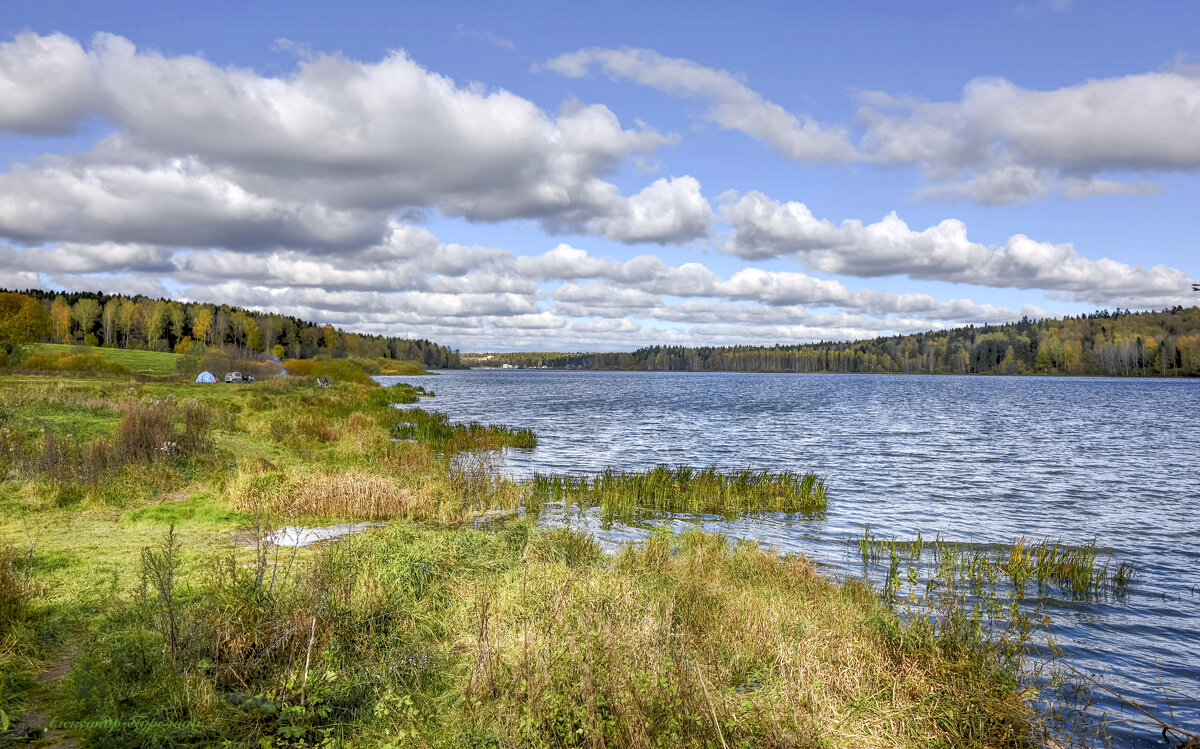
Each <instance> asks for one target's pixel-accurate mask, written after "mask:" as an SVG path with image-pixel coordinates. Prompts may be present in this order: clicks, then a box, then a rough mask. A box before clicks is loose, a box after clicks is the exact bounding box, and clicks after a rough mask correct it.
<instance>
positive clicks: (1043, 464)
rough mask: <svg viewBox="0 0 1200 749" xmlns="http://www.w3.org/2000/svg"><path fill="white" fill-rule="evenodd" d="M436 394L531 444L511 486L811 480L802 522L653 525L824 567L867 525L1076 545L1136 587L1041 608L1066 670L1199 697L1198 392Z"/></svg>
mask: <svg viewBox="0 0 1200 749" xmlns="http://www.w3.org/2000/svg"><path fill="white" fill-rule="evenodd" d="M380 379H381V381H385V382H394V381H406V380H405V378H380ZM407 381H411V382H413V383H415V384H426V383H427V380H422V381H420V382H418V381H417V379H416V378H413V379H411V380H407ZM435 389H436V391H437V393H438V396H437V397H436V398H435V399H433V400H430V401H426V402H424V403H423V404H422V405H423V406H424V407H426V408H431V409H437V410H441V411H445V412H446V413H447V414H448V415H449V416H450V418H451V419H452V420H455V421H470V420H477V421H483V422H495V423H505V424H510V425H513V426H520V427H530V428H532V429H533V430H534V431H535V432H536V433H537V435H538V441H539V442H538V447H537V448H536V449H534V450H530V451H512V452H511V453H510V454H509V455H508V456H507V458H506V469H507V470H508V471H510V472H511V473H512V474H514V475H517V476H527V475H529V474H531V473H532V472H533V471H535V470H537V471H543V472H547V471H560V472H591V471H598V470H600V469H603V468H605V467H607V466H615V467H620V468H623V469H634V468H648V467H651V466H654V465H656V464H659V463H668V464H675V463H687V464H690V465H694V466H707V465H716V466H719V467H724V468H745V467H751V468H757V469H763V468H769V469H775V470H778V469H784V468H787V469H791V470H797V471H808V470H813V471H816V472H817V473H819V474H821V475H823V476H825V477H826V479H827V486H828V489H829V508H828V512H827V513H826V515H825V517H824V518H823V519H821V520H819V521H813V520H806V519H804V518H802V517H789V516H766V517H755V518H752V519H743V520H736V521H728V520H723V519H720V518H715V517H713V518H688V517H673V518H663V519H659V520H658V521H656V522H663V523H668V524H671V525H673V526H676V527H684V526H689V527H694V526H695V525H700V526H701V527H703V528H704V529H706V530H711V531H720V532H723V533H726V534H727V535H729V536H732V537H749V538H755V539H757V540H759V541H760V542H762V543H766V544H771V545H774V546H775V547H777V548H778V549H780V550H781V551H785V552H802V553H804V554H807V555H808V556H810V557H812V558H814V559H815V560H816V561H817V562H818V563H821V564H823V565H825V566H827V567H828V568H829V569H830V570H831V571H833V572H834V573H835V574H843V573H856V572H857V571H858V570H859V569H860V568H856V567H855V566H854V562H855V560H854V559H853V558H852V555H851V554H849V553H848V551H847V547H846V545H845V543H844V541H845V539H846V538H848V537H850V536H855V535H859V534H861V533H862V531H863V528H864V527H865V526H866V524H868V523H869V524H870V526H871V528H872V532H873V533H874V534H875V535H877V536H881V537H884V538H886V537H889V536H899V537H902V538H906V537H911V536H913V535H914V534H915V533H916V531H917V530H918V529H920V530H921V531H922V532H923V533H924V535H925V536H926V537H930V538H931V537H933V536H935V535H937V534H940V535H941V537H942V538H944V539H952V540H957V541H965V542H973V543H1007V542H1011V541H1012V540H1014V539H1016V538H1017V537H1020V536H1026V537H1030V538H1035V539H1042V538H1050V539H1056V540H1062V541H1063V542H1066V543H1073V544H1085V543H1087V542H1089V541H1092V540H1093V539H1094V540H1095V541H1096V544H1097V549H1098V551H1099V552H1100V553H1101V554H1107V555H1111V556H1112V557H1113V558H1114V559H1115V560H1116V561H1131V562H1133V563H1134V565H1135V566H1136V568H1137V572H1138V579H1137V580H1136V582H1135V583H1134V585H1133V586H1131V589H1130V591H1129V594H1128V595H1127V596H1125V597H1124V598H1121V599H1113V600H1102V601H1096V602H1090V603H1087V604H1080V603H1078V602H1070V601H1065V602H1061V603H1059V604H1058V605H1057V606H1056V607H1055V608H1054V609H1053V610H1052V613H1053V614H1054V617H1055V632H1054V635H1055V638H1056V639H1057V640H1058V642H1059V643H1060V644H1061V645H1063V646H1064V647H1065V649H1066V652H1067V656H1066V657H1067V661H1068V662H1069V663H1071V664H1072V665H1074V666H1075V667H1077V668H1080V669H1082V670H1084V671H1086V672H1088V673H1092V674H1095V675H1097V676H1098V677H1099V678H1101V679H1102V680H1103V681H1105V683H1109V684H1112V685H1114V686H1116V687H1117V688H1118V689H1119V690H1120V691H1122V692H1124V693H1127V694H1130V695H1132V696H1135V697H1137V698H1139V699H1141V700H1144V701H1146V702H1155V701H1157V702H1159V703H1161V701H1162V690H1163V688H1164V687H1166V688H1167V689H1168V690H1173V691H1176V692H1183V693H1186V694H1189V695H1191V696H1192V697H1200V461H1198V460H1197V459H1198V458H1200V452H1198V445H1200V381H1187V380H1118V379H1096V378H1032V377H1025V378H1017V377H941V376H939V377H921V376H902V375H763V374H693V373H686V374H685V373H669V374H651V373H616V372H550V371H528V370H506V371H466V372H447V373H444V374H443V376H441V377H438V378H437V383H436V388H435ZM556 513H557V514H556ZM545 520H546V521H547V522H566V521H568V520H570V522H572V523H573V524H580V523H582V524H584V525H586V526H587V527H588V528H589V529H590V530H592V531H593V532H594V533H595V535H597V537H598V538H599V539H601V540H602V541H608V542H612V543H617V542H620V541H622V540H624V539H627V538H639V537H641V536H642V535H643V534H644V533H646V532H647V531H646V530H645V529H642V528H637V527H629V526H622V525H615V526H609V527H604V525H603V524H602V523H601V522H600V520H599V517H598V515H596V516H594V517H593V516H592V514H589V513H583V514H582V515H580V514H578V513H575V512H574V511H572V512H571V513H564V511H563V510H562V509H561V508H558V509H555V508H548V510H547V516H546V517H545ZM1160 674H1161V680H1160ZM1097 700H1098V701H1099V702H1101V703H1102V707H1103V708H1104V709H1105V710H1107V711H1108V712H1109V714H1110V716H1111V715H1116V714H1120V713H1124V712H1127V711H1126V709H1125V708H1123V707H1122V706H1121V705H1120V704H1119V703H1117V702H1115V701H1113V700H1108V699H1107V698H1106V697H1104V696H1103V695H1097ZM1181 705H1182V706H1183V709H1184V710H1185V711H1187V712H1189V713H1190V714H1191V715H1193V716H1194V715H1196V713H1197V711H1198V710H1200V705H1197V704H1195V703H1191V704H1185V703H1181V702H1177V703H1176V709H1177V710H1178V709H1180V707H1181ZM1148 745H1153V744H1148ZM1160 745H1161V744H1160Z"/></svg>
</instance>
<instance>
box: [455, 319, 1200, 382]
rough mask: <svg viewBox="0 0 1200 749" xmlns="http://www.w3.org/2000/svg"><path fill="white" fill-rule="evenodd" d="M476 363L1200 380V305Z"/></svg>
mask: <svg viewBox="0 0 1200 749" xmlns="http://www.w3.org/2000/svg"><path fill="white" fill-rule="evenodd" d="M463 363H464V364H467V365H471V366H496V367H498V366H501V365H503V364H509V365H512V366H519V367H543V366H544V367H549V368H555V369H557V368H568V369H619V370H639V371H647V372H889V373H913V374H916V373H927V374H1052V375H1053V374H1058V375H1111V376H1117V377H1139V376H1169V377H1174V376H1180V377H1196V376H1200V307H1186V308H1185V307H1175V308H1173V309H1167V310H1163V311H1161V312H1129V311H1121V310H1119V309H1118V310H1117V311H1116V312H1109V311H1108V310H1102V311H1099V312H1095V313H1093V314H1090V315H1081V316H1079V317H1066V318H1063V319H1059V320H1056V319H1047V320H1037V321H1033V320H1030V319H1028V318H1025V319H1022V320H1021V321H1020V322H1015V323H1008V324H1006V325H982V326H967V327H962V328H954V329H952V330H937V331H931V332H928V333H914V334H911V335H897V336H890V337H879V338H875V339H871V340H865V341H854V342H849V343H847V342H822V343H807V344H795V345H780V344H777V345H775V346H770V347H767V346H721V347H713V346H703V347H699V348H684V347H680V346H650V347H646V348H640V349H638V350H637V351H634V352H633V353H599V354H556V353H533V354H530V353H517V354H467V355H464V356H463Z"/></svg>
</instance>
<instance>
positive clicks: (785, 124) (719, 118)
mask: <svg viewBox="0 0 1200 749" xmlns="http://www.w3.org/2000/svg"><path fill="white" fill-rule="evenodd" d="M542 67H544V68H546V69H548V70H553V71H554V72H556V73H559V74H560V75H564V76H567V77H568V78H582V77H584V76H586V75H588V74H589V73H590V72H591V71H592V69H593V68H599V69H600V70H601V71H603V72H604V73H605V74H606V75H608V76H610V77H612V78H627V79H630V80H633V81H636V82H637V83H640V84H641V85H643V86H650V87H651V88H654V89H657V90H659V91H662V92H664V93H667V94H670V95H672V96H681V97H685V98H688V99H698V100H701V101H705V102H707V103H708V104H709V110H708V114H707V116H708V119H709V120H711V121H713V122H715V123H717V124H718V125H720V126H721V127H724V128H728V129H730V130H738V131H741V132H743V133H746V134H747V135H750V136H752V137H754V138H757V139H759V140H761V141H764V142H765V143H767V144H768V145H770V146H771V147H772V148H773V149H775V150H776V151H778V152H779V153H780V154H781V155H782V156H784V157H785V158H788V159H792V160H794V161H802V162H841V161H848V160H852V159H854V158H855V151H854V147H853V146H852V145H851V144H850V141H849V137H848V134H847V132H846V131H845V130H844V129H841V128H827V127H824V126H822V125H821V124H819V123H818V122H816V121H815V120H813V119H812V118H811V117H807V116H797V115H794V114H792V113H791V112H788V111H787V110H786V109H784V108H783V107H781V106H779V105H778V104H776V103H774V102H772V101H769V100H767V99H765V98H764V97H763V96H762V95H761V94H759V93H758V92H756V91H754V90H752V89H751V88H749V87H748V86H746V84H744V83H743V82H741V81H740V80H738V78H737V77H735V76H734V75H733V74H732V73H730V72H728V71H725V70H715V69H713V68H708V67H704V66H703V65H700V64H698V63H696V62H693V61H691V60H685V59H681V58H677V57H664V56H663V55H661V54H659V53H658V52H655V51H654V50H651V49H601V48H597V47H592V48H588V49H581V50H579V51H578V52H572V53H569V54H565V55H561V56H559V57H556V58H554V59H553V60H549V61H547V62H546V63H545V64H544V65H543V66H542Z"/></svg>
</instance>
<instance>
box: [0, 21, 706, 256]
mask: <svg viewBox="0 0 1200 749" xmlns="http://www.w3.org/2000/svg"><path fill="white" fill-rule="evenodd" d="M0 95H2V96H3V99H4V100H5V102H6V106H5V107H4V108H3V110H2V111H0V129H7V130H14V131H18V132H26V133H33V134H44V133H52V132H64V131H68V130H70V129H71V128H72V127H74V126H76V125H77V124H78V123H79V122H81V121H82V120H83V119H85V118H87V117H92V116H95V117H101V118H103V119H104V120H106V121H107V122H108V123H110V124H111V125H112V126H114V127H115V128H116V132H115V133H114V134H112V135H110V136H109V137H108V138H107V139H106V140H105V141H104V142H102V143H100V144H98V145H97V146H96V147H95V148H94V149H92V151H90V152H89V153H87V154H85V155H84V156H83V157H81V158H77V159H74V160H72V161H70V162H67V163H56V164H53V165H52V166H38V167H24V168H23V169H20V170H14V173H13V174H12V175H9V176H8V177H7V178H6V179H7V184H5V185H4V186H3V188H2V189H3V191H4V192H6V193H10V194H11V193H27V192H32V193H34V195H35V197H36V194H37V193H38V191H39V190H43V191H47V190H53V189H54V188H55V184H54V183H63V184H65V185H66V187H67V190H66V191H67V192H68V194H69V195H70V196H71V197H72V198H75V199H77V200H79V201H82V200H84V197H85V196H84V195H83V194H82V193H83V191H84V190H85V189H86V190H88V191H90V193H91V195H89V196H87V197H89V198H90V200H92V201H93V203H88V204H80V205H68V206H66V207H65V208H63V209H62V210H61V213H63V214H66V213H81V214H83V215H84V217H85V218H91V219H93V220H100V216H99V214H109V213H114V215H115V218H113V219H112V224H113V226H112V227H111V228H112V229H113V230H114V231H119V230H121V229H122V228H123V227H122V226H119V225H118V224H119V222H120V221H121V220H125V219H132V218H133V217H131V216H129V215H128V214H129V211H124V210H118V211H115V212H110V211H107V210H99V209H97V208H94V203H95V202H99V203H105V202H110V203H111V202H116V203H118V204H119V205H118V207H119V208H124V207H125V205H126V204H128V206H129V208H130V209H131V210H133V209H135V208H136V209H138V210H140V212H146V213H154V212H155V207H154V205H153V204H149V203H148V202H147V201H146V200H142V199H141V197H140V192H141V191H142V190H143V188H146V189H150V190H157V189H160V188H161V185H160V184H159V183H161V182H163V181H164V180H166V181H169V180H170V179H171V177H172V176H173V174H172V173H176V174H182V175H183V176H185V177H186V178H187V179H186V181H187V182H189V183H195V184H194V185H190V186H188V188H189V189H193V190H201V191H206V192H205V194H203V195H200V196H199V197H198V202H199V203H200V204H201V205H213V206H214V207H217V206H218V204H219V203H220V202H221V201H223V207H224V208H226V209H228V210H229V211H230V212H231V214H232V215H231V216H230V217H229V218H230V222H231V223H235V224H236V223H238V222H242V221H243V220H244V219H247V218H249V219H250V223H255V222H258V223H260V224H261V223H264V222H265V223H267V224H270V223H271V222H275V223H276V224H278V225H279V227H280V230H279V232H278V235H279V236H278V241H276V242H275V244H280V245H285V244H300V245H301V246H308V245H309V244H310V243H314V242H315V243H317V244H320V243H329V244H337V243H340V242H341V241H342V240H341V238H339V237H333V238H325V237H321V236H320V235H319V234H317V235H315V236H308V234H310V233H312V232H311V228H312V227H310V226H308V225H309V224H320V225H328V224H332V225H333V226H334V227H335V228H334V229H333V231H334V232H335V233H336V232H337V231H345V232H348V233H351V234H355V235H356V236H355V241H360V240H361V237H360V236H357V233H358V232H360V231H367V230H369V229H370V228H375V229H378V228H380V226H381V224H380V222H379V219H380V217H381V216H382V215H383V214H385V213H388V212H395V211H397V210H400V209H404V208H423V207H436V208H438V209H440V210H441V211H443V212H444V213H446V214H448V215H452V216H463V217H466V218H468V219H471V220H476V221H501V220H506V219H511V218H533V219H537V220H541V221H544V222H545V223H546V225H547V226H550V227H553V228H555V229H570V230H576V231H588V230H589V227H590V226H592V225H593V224H594V225H595V226H598V227H600V230H601V231H603V232H607V233H610V234H611V235H612V236H614V237H616V238H622V241H631V242H632V241H659V242H662V241H673V240H675V239H677V238H682V239H687V238H691V237H693V236H695V235H696V232H702V230H703V229H704V228H705V227H706V224H705V221H704V214H703V211H704V208H703V207H700V206H698V205H697V204H696V201H695V199H696V197H697V196H698V190H695V189H692V186H691V185H689V184H688V183H687V182H686V180H685V181H679V180H672V181H669V182H668V183H667V184H666V186H659V187H656V186H652V187H651V188H648V192H647V193H645V194H643V195H641V196H640V201H638V202H633V203H630V202H629V201H627V200H626V199H625V198H624V197H623V196H621V194H620V193H619V191H618V190H617V188H616V187H615V186H614V185H612V184H611V183H609V182H606V181H604V179H603V177H604V176H605V175H606V174H608V173H610V172H612V171H614V170H615V169H617V168H618V167H620V166H621V165H622V164H624V163H626V161H627V160H628V159H629V158H630V157H631V155H636V154H642V155H645V154H649V153H651V152H653V151H654V150H655V149H656V148H658V147H659V146H661V145H663V144H665V143H669V142H672V141H673V139H672V137H671V136H667V135H663V134H661V133H658V132H656V131H654V130H653V129H650V128H647V127H638V128H636V129H626V128H624V127H622V125H621V123H620V122H619V121H618V119H617V117H616V116H615V115H614V114H613V113H612V111H610V110H609V109H608V108H607V107H604V106H602V105H585V104H582V103H580V102H575V101H568V102H567V103H566V104H565V105H564V106H563V108H562V109H561V111H559V112H558V113H556V114H554V115H551V114H548V113H547V112H545V111H543V110H542V109H540V108H539V107H538V106H537V105H535V104H533V103H532V102H530V101H529V100H527V99H524V98H522V97H520V96H518V95H516V94H513V93H511V92H509V91H505V90H503V89H497V90H486V89H484V88H483V87H482V86H480V85H476V84H472V85H468V86H460V85H458V84H457V83H456V82H455V81H453V80H452V79H450V78H447V77H446V76H442V75H439V74H437V73H434V72H431V71H429V70H427V69H426V68H424V67H422V66H421V65H419V64H418V63H417V62H415V61H414V60H412V59H411V58H410V57H409V56H408V55H407V54H405V53H404V52H403V51H400V50H396V51H392V52H390V53H389V54H388V55H386V56H385V57H384V58H383V59H381V60H378V61H375V62H363V61H358V60H353V59H350V58H347V57H344V56H341V55H337V54H323V53H310V54H306V55H304V56H302V57H301V58H300V59H299V60H298V61H297V63H296V67H295V69H294V70H293V71H292V72H290V73H289V74H287V75H284V76H281V77H268V76H263V75H260V74H258V73H256V72H255V71H252V70H248V69H243V68H235V67H220V66H217V65H214V64H213V63H210V62H208V61H207V60H204V59H202V58H200V57H195V56H187V55H178V56H167V55H163V54H160V53H157V52H154V51H148V50H142V49H138V48H137V47H136V46H135V45H134V44H133V43H132V42H130V41H129V40H127V39H124V38H122V37H119V36H115V35H111V34H97V35H96V36H95V37H94V38H93V40H92V41H91V44H90V46H88V47H86V48H85V46H84V45H83V44H81V43H80V42H78V41H76V40H74V39H71V38H70V37H66V36H63V35H61V34H55V35H51V36H38V35H36V34H32V33H24V34H21V35H19V36H17V37H15V38H14V39H13V40H12V41H9V42H4V43H0ZM133 183H136V184H133ZM127 188H128V189H127ZM181 190H184V186H180V185H173V184H172V185H168V186H167V189H166V191H165V192H164V200H165V201H167V202H168V203H169V202H170V201H171V200H172V199H173V198H174V197H176V195H177V194H178V193H179V192H180V191H181ZM194 198H195V196H192V195H187V194H185V195H182V196H181V197H180V199H181V201H182V202H185V203H191V202H192V201H193V199H194ZM139 201H140V202H139ZM655 201H657V202H655ZM664 206H665V207H669V208H670V209H672V210H674V211H675V213H674V218H672V219H668V220H664V219H662V218H661V217H659V216H658V215H657V214H655V215H654V216H649V215H648V214H647V208H661V207H664ZM33 208H34V210H33V211H32V212H33V214H34V218H37V217H39V216H40V214H41V213H46V214H47V216H46V223H47V224H50V223H53V221H54V220H55V219H56V218H57V217H56V216H53V215H50V214H52V213H53V211H52V209H51V207H46V206H42V205H40V204H38V205H34V206H33ZM88 209H91V210H88ZM239 210H243V211H248V212H250V213H251V214H253V215H252V216H250V217H247V216H244V215H241V214H240V213H239ZM708 210H709V211H711V208H709V209H708ZM14 213H16V211H15V210H14V207H13V206H10V207H9V210H8V212H7V215H6V219H5V222H4V224H3V225H0V234H7V235H9V236H12V237H20V238H26V237H29V238H36V239H43V238H49V237H44V236H43V235H44V234H45V232H41V231H39V230H38V225H37V224H36V223H34V225H33V226H29V227H26V226H24V225H23V224H22V223H20V222H16V221H14V220H13V216H14ZM89 213H90V214H97V215H95V216H89V215H88V214H89ZM318 214H323V215H318ZM145 220H146V219H144V218H137V219H136V220H135V223H137V222H142V223H144V222H145ZM648 220H649V223H650V225H647V221H648ZM30 221H32V219H30ZM183 223H184V224H185V226H186V225H188V222H187V221H186V220H185V221H184V222H183ZM297 224H299V225H300V226H301V228H306V229H308V230H309V231H305V232H301V234H302V236H299V237H297V236H295V234H294V232H293V231H292V229H293V228H295V226H296V225H297ZM339 224H341V226H340V227H339V226H338V225H339ZM256 231H257V230H251V234H254V233H255V232H256ZM85 233H86V231H85V227H80V229H79V233H78V234H64V235H63V236H59V237H55V238H56V239H60V240H66V239H72V240H75V239H78V240H81V241H83V240H86V239H87V237H85V236H84V234H85ZM151 233H152V232H146V231H145V227H144V226H141V227H136V226H135V227H130V228H129V230H128V231H126V232H125V234H127V235H130V236H129V237H128V239H132V236H133V235H137V236H138V241H160V240H159V239H158V238H157V237H155V238H154V239H150V238H149V237H148V234H151ZM112 238H116V235H115V234H114V235H113V237H112ZM121 241H125V237H123V238H122V240H121ZM190 241H191V238H190V237H188V236H187V234H186V232H181V236H180V239H179V241H177V242H176V243H177V244H186V243H188V242H190ZM255 241H260V240H255Z"/></svg>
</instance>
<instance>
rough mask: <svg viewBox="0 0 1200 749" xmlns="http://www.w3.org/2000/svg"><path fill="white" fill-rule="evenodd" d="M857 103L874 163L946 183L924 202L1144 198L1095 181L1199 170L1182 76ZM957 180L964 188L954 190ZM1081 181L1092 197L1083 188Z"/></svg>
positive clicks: (1199, 125) (990, 88)
mask: <svg viewBox="0 0 1200 749" xmlns="http://www.w3.org/2000/svg"><path fill="white" fill-rule="evenodd" d="M861 96H862V100H863V104H864V106H863V107H862V108H861V109H860V110H859V121H860V123H861V124H862V125H863V126H864V127H865V128H866V132H865V134H864V135H863V137H862V141H861V144H860V145H861V149H862V151H863V152H864V153H866V154H868V155H869V157H870V158H871V159H872V160H874V161H876V162H878V163H883V164H907V163H917V164H920V165H922V166H923V167H924V169H925V170H926V171H927V173H928V174H929V175H930V176H931V177H932V178H933V179H935V180H948V181H949V182H950V183H951V184H949V185H947V186H941V185H937V184H935V185H934V186H932V187H931V188H930V189H929V190H928V191H927V193H928V194H930V195H935V196H936V195H939V194H940V195H944V196H946V197H949V198H952V199H959V198H968V199H980V202H985V203H1011V202H1022V201H1025V200H1032V199H1036V198H1038V197H1041V196H1042V195H1045V194H1047V193H1048V192H1049V191H1050V190H1052V189H1054V190H1061V191H1062V194H1063V195H1064V196H1066V197H1084V196H1088V195H1094V194H1105V195H1112V194H1136V195H1141V194H1146V193H1147V192H1148V191H1150V190H1152V189H1153V188H1152V187H1151V186H1149V185H1147V184H1146V183H1137V184H1132V185H1122V184H1120V183H1114V182H1111V181H1108V180H1102V181H1099V182H1096V181H1094V180H1093V179H1092V178H1093V177H1095V175H1097V174H1102V173H1106V172H1123V171H1135V172H1166V171H1196V170H1200V138H1197V137H1196V133H1197V132H1198V131H1200V79H1197V78H1195V77H1193V76H1189V75H1187V74H1186V72H1185V71H1180V70H1164V71H1159V72H1151V73H1141V74H1135V75H1127V76H1122V77H1118V78H1104V79H1094V80H1089V81H1086V82H1084V83H1080V84H1077V85H1074V86H1067V87H1063V88H1059V89H1054V90H1049V91H1036V90H1030V89H1025V88H1021V87H1019V86H1017V85H1016V84H1014V83H1012V82H1011V81H1007V80H1005V79H1003V78H977V79H974V80H972V81H970V82H968V83H967V85H966V86H965V87H964V88H963V94H962V97H961V99H959V100H958V101H943V102H931V101H923V100H920V99H916V98H913V97H896V96H891V95H889V94H886V93H882V92H865V93H863V94H862V95H861ZM964 174H965V175H967V178H966V182H965V183H959V184H954V183H955V181H956V180H958V179H960V178H961V175H964ZM1080 180H1083V183H1082V184H1084V185H1085V186H1091V189H1088V188H1087V187H1085V189H1080V184H1081V183H1080ZM1096 184H1099V185H1100V187H1095V185H1096Z"/></svg>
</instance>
